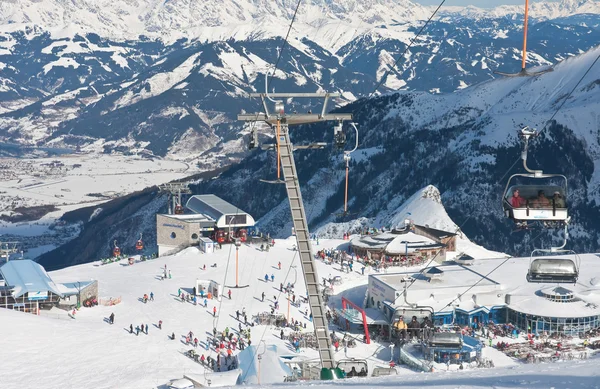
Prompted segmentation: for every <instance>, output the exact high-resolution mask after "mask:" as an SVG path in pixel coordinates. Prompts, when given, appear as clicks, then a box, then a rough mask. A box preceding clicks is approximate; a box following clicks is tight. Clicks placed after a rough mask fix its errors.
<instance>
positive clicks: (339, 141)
mask: <svg viewBox="0 0 600 389" xmlns="http://www.w3.org/2000/svg"><path fill="white" fill-rule="evenodd" d="M350 125H351V126H352V127H353V128H354V131H356V142H355V144H354V148H353V149H352V150H348V151H344V161H345V162H346V186H345V191H344V212H343V213H340V214H336V216H342V217H345V216H348V215H353V214H355V213H349V212H348V176H349V171H350V160H351V159H352V157H351V156H350V154H352V153H353V152H355V151H356V149H357V148H358V127H356V123H352V122H351V123H350ZM333 136H334V141H335V144H336V146H337V147H339V148H343V147H344V145H345V144H346V135H345V134H344V132H343V131H342V123H339V124H338V125H337V126H335V128H334V134H333Z"/></svg>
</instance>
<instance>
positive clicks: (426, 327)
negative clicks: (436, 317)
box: [393, 316, 434, 341]
mask: <svg viewBox="0 0 600 389" xmlns="http://www.w3.org/2000/svg"><path fill="white" fill-rule="evenodd" d="M393 328H394V330H395V333H396V335H397V337H398V338H399V339H400V340H401V341H413V340H417V339H418V338H419V334H420V333H421V332H422V333H423V339H428V338H429V337H430V336H431V334H433V331H434V325H433V322H432V321H431V319H430V318H429V317H425V318H424V319H423V321H422V322H421V323H419V321H418V320H417V317H416V316H413V317H412V320H411V321H410V322H409V323H408V324H407V323H406V322H405V321H404V317H403V316H400V317H399V318H398V321H396V322H395V323H394V326H393Z"/></svg>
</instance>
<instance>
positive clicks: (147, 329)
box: [146, 324, 148, 335]
mask: <svg viewBox="0 0 600 389" xmlns="http://www.w3.org/2000/svg"><path fill="white" fill-rule="evenodd" d="M146 335H148V324H146Z"/></svg>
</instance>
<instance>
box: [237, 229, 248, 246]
mask: <svg viewBox="0 0 600 389" xmlns="http://www.w3.org/2000/svg"><path fill="white" fill-rule="evenodd" d="M236 235H237V237H238V238H239V239H240V241H241V242H242V243H244V242H245V241H247V240H248V230H247V229H245V228H240V229H239V230H238V231H237V233H236Z"/></svg>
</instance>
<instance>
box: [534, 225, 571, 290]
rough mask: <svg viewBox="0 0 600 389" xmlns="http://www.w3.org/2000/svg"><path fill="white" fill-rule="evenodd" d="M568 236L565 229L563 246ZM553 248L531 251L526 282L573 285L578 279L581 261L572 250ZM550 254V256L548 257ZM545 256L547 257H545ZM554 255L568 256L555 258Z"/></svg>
mask: <svg viewBox="0 0 600 389" xmlns="http://www.w3.org/2000/svg"><path fill="white" fill-rule="evenodd" d="M567 238H568V235H567V231H566V227H565V244H566V241H567ZM563 247H564V245H563V246H562V247H553V248H551V249H550V250H540V249H536V250H533V252H532V253H531V259H530V261H529V271H528V272H527V281H528V282H532V283H547V284H574V283H576V282H577V279H578V278H579V266H580V264H581V259H580V258H579V255H577V254H576V253H575V252H574V251H573V250H564V249H563ZM548 254H550V255H548ZM545 255H547V256H545ZM556 255H570V256H572V258H568V257H566V256H563V257H555V256H556Z"/></svg>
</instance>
